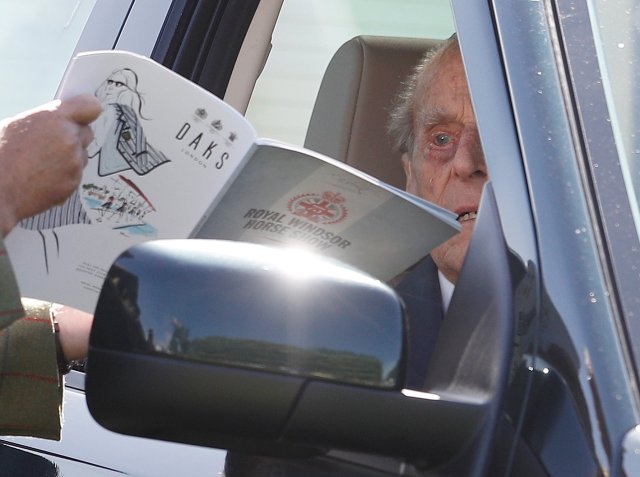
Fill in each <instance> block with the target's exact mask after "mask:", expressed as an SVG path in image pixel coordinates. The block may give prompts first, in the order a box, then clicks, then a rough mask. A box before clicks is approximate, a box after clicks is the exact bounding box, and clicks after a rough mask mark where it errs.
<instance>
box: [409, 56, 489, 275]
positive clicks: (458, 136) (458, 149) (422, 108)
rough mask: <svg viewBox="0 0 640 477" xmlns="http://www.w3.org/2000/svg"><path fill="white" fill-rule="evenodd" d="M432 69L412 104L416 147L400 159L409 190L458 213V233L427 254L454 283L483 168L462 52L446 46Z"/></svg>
mask: <svg viewBox="0 0 640 477" xmlns="http://www.w3.org/2000/svg"><path fill="white" fill-rule="evenodd" d="M432 68H434V69H432V70H431V71H433V72H434V73H433V76H432V78H431V81H430V82H429V84H427V85H426V91H425V93H424V95H423V97H422V99H421V100H420V101H419V102H418V104H417V108H416V113H417V114H416V119H415V124H414V128H415V132H416V134H415V141H416V142H415V147H414V150H413V151H412V152H410V153H408V154H405V156H404V157H403V163H404V169H405V173H406V175H407V191H408V192H411V193H412V194H415V195H418V196H420V197H423V198H425V199H427V200H429V201H431V202H433V203H435V204H438V205H440V206H441V207H444V208H445V209H448V210H450V211H452V212H454V213H455V214H456V215H458V222H460V224H461V225H462V231H461V233H459V234H457V235H456V236H455V237H453V238H451V239H449V240H448V241H446V242H445V243H443V244H442V245H440V246H439V247H437V248H436V249H434V250H433V251H432V253H431V256H432V257H433V259H434V261H435V262H436V265H437V266H438V269H439V270H440V271H441V272H442V273H444V275H445V276H446V277H447V278H448V279H449V280H450V281H452V282H454V283H455V282H456V280H457V279H458V273H459V271H460V268H461V266H462V262H463V260H464V257H465V254H466V253H467V247H468V245H469V239H470V238H471V232H472V231H473V225H474V224H475V218H476V213H477V211H478V204H479V202H480V195H481V193H482V187H483V185H484V183H485V182H486V181H487V168H486V164H485V162H484V155H483V153H482V148H481V146H480V139H479V136H478V130H477V127H476V120H475V116H474V114H473V109H472V107H471V98H470V96H469V90H468V88H467V80H466V77H465V73H464V68H463V66H462V59H461V57H460V53H459V52H458V51H457V50H456V49H453V50H451V49H450V50H449V51H447V52H446V53H445V55H444V56H443V57H442V58H441V59H440V60H439V61H438V63H437V64H433V65H432Z"/></svg>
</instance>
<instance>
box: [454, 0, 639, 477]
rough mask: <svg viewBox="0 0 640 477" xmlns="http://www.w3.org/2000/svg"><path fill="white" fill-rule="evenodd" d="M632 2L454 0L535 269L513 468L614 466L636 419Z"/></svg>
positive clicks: (482, 121)
mask: <svg viewBox="0 0 640 477" xmlns="http://www.w3.org/2000/svg"><path fill="white" fill-rule="evenodd" d="M632 3H633V2H631V3H625V2H613V3H611V4H607V3H606V2H590V1H575V2H569V1H562V0H558V1H554V2H507V1H501V0H495V1H492V2H487V3H486V4H485V3H484V2H478V3H474V5H473V6H471V7H470V6H469V5H468V4H465V5H464V7H463V6H462V2H455V1H454V2H453V5H454V9H455V13H456V21H457V25H458V29H459V34H460V38H461V44H462V48H463V54H464V56H465V64H466V67H467V73H468V75H469V78H470V81H469V85H470V89H471V91H472V96H473V98H474V107H475V111H476V115H477V116H478V123H479V128H480V132H481V136H482V141H483V147H484V148H485V152H486V157H487V162H488V166H489V168H490V170H491V175H492V179H493V182H494V187H495V188H496V196H497V198H498V203H499V207H500V211H501V216H502V219H503V224H504V226H505V232H506V235H507V238H508V242H509V244H510V246H511V247H513V248H514V250H517V251H518V253H520V254H522V256H525V257H528V260H530V263H531V265H532V268H533V269H534V270H535V276H534V278H533V281H532V286H533V287H534V288H533V289H534V290H535V298H533V302H532V303H533V304H534V305H535V307H534V308H533V310H535V311H534V316H536V315H537V316H538V317H539V322H538V324H537V325H535V324H531V325H528V326H527V327H521V329H520V331H519V333H517V335H518V339H519V340H520V341H521V344H520V348H519V349H520V352H519V353H518V359H519V362H516V363H514V366H515V368H514V380H513V385H512V387H511V390H510V393H509V394H508V396H507V405H506V411H507V416H508V418H509V424H510V426H511V427H512V430H513V433H514V434H515V436H516V437H517V438H516V439H513V440H512V442H519V444H518V445H516V446H514V447H513V448H512V449H511V450H510V452H509V454H508V455H507V456H506V460H505V463H504V465H503V466H502V467H501V469H500V471H501V472H504V473H505V474H509V473H512V474H513V475H554V476H555V475H616V473H617V472H622V469H621V467H620V462H621V459H622V456H623V454H624V452H623V445H622V443H623V442H624V441H625V436H626V434H627V433H628V432H629V431H630V430H631V429H633V428H634V426H635V425H636V423H637V422H638V395H637V391H636V390H637V374H636V373H637V371H636V370H637V352H634V348H635V347H637V340H638V332H637V329H636V327H635V322H636V320H635V319H634V316H635V315H636V310H635V303H636V302H637V290H638V275H637V273H635V272H634V271H635V269H636V267H637V265H636V263H637V251H638V248H637V235H638V234H637V228H636V225H635V223H636V221H635V217H634V214H633V211H634V210H636V209H637V199H635V192H634V186H633V184H634V182H633V181H631V180H629V179H625V171H626V173H627V174H628V171H629V168H634V167H635V166H634V164H635V161H633V156H632V154H633V151H634V150H635V148H636V146H635V145H634V144H635V143H634V138H635V137H636V134H637V125H636V124H635V122H633V120H632V119H631V118H633V117H634V113H631V108H632V104H633V103H634V101H635V99H636V97H637V95H635V94H631V95H630V96H629V97H628V99H627V100H622V96H621V95H622V91H627V92H629V91H633V88H632V87H631V85H633V84H635V83H634V80H635V79H636V78H637V71H638V68H637V54H636V53H635V50H634V49H633V47H634V45H635V38H637V30H636V29H635V27H634V26H633V25H632V24H631V23H630V22H629V19H630V18H632V17H633V15H637V5H632ZM618 15H620V16H618ZM492 30H493V31H495V32H496V34H495V35H493V34H492ZM634 32H636V34H634ZM634 35H635V36H634ZM621 55H624V56H623V57H622V58H621ZM622 78H624V80H623V79H622ZM621 101H622V102H624V104H622V103H621ZM627 177H629V176H627ZM519 325H520V324H519ZM527 328H528V329H527ZM634 357H635V358H634ZM518 369H519V370H518ZM516 384H517V386H516ZM518 438H519V439H518ZM496 475H498V474H496Z"/></svg>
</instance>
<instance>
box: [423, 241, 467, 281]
mask: <svg viewBox="0 0 640 477" xmlns="http://www.w3.org/2000/svg"><path fill="white" fill-rule="evenodd" d="M470 236H471V230H468V231H467V230H464V229H463V230H462V232H461V233H459V234H458V235H456V236H454V237H452V238H450V239H449V240H447V241H446V242H444V243H443V244H442V245H439V246H438V247H436V248H434V249H433V250H432V251H431V258H433V261H434V262H435V263H436V266H437V267H438V270H440V271H441V272H442V273H443V274H444V275H445V276H446V277H447V279H449V280H450V281H451V282H453V283H455V282H456V280H457V279H458V274H459V273H460V269H461V268H462V263H463V262H464V257H465V256H466V254H467V248H469V238H470Z"/></svg>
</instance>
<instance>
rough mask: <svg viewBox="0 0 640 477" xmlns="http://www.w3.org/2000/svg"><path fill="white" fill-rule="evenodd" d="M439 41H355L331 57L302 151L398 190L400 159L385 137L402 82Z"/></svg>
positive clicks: (368, 38)
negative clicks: (318, 154) (343, 164)
mask: <svg viewBox="0 0 640 477" xmlns="http://www.w3.org/2000/svg"><path fill="white" fill-rule="evenodd" d="M439 42H440V40H428V39H421V38H400V37H384V36H357V37H355V38H352V39H351V40H349V41H347V42H346V43H344V44H343V45H342V46H341V47H340V48H339V49H338V50H337V51H336V53H335V54H334V55H333V58H332V59H331V61H330V63H329V65H328V66H327V69H326V71H325V74H324V77H323V78H322V83H321V84H320V89H319V91H318V96H317V98H316V102H315V105H314V108H313V112H312V114H311V119H310V121H309V127H308V129H307V135H306V138H305V142H304V146H305V147H307V148H309V149H313V150H315V151H318V152H321V153H322V154H325V155H327V156H329V157H332V158H334V159H337V160H339V161H342V162H345V163H347V164H349V165H350V166H353V167H355V168H356V169H359V170H361V171H363V172H366V173H367V174H370V175H372V176H374V177H376V178H378V179H380V180H382V181H384V182H386V183H388V184H391V185H393V186H396V187H398V188H404V185H405V177H404V171H403V169H402V163H401V161H400V154H399V153H398V152H396V151H394V150H393V149H392V148H391V145H390V143H389V140H388V136H387V133H386V129H385V127H386V124H387V118H388V115H389V109H390V107H391V105H392V104H393V101H394V98H395V96H396V95H397V94H398V91H399V89H400V86H401V83H402V81H404V79H405V78H406V77H407V75H409V74H410V73H411V71H412V69H413V68H414V67H415V65H416V64H417V63H418V61H419V60H420V58H421V57H422V56H423V55H424V54H425V53H426V52H427V51H428V50H430V49H432V48H434V47H436V46H437V45H438V43H439Z"/></svg>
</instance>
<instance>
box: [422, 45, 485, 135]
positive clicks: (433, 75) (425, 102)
mask: <svg viewBox="0 0 640 477" xmlns="http://www.w3.org/2000/svg"><path fill="white" fill-rule="evenodd" d="M421 83H422V84H421V91H422V96H421V97H420V98H419V100H418V104H417V105H416V106H417V107H416V120H418V121H419V122H420V123H422V124H425V123H435V122H437V121H438V120H439V118H444V119H449V120H458V121H462V122H467V121H474V117H473V109H472V107H471V97H470V96H469V88H468V86H467V79H466V76H465V71H464V66H463V64H462V58H461V56H460V52H459V50H458V49H457V48H452V49H450V50H449V51H446V52H444V54H443V55H442V56H440V57H438V58H437V59H435V60H434V62H433V63H431V64H430V65H429V67H428V69H426V70H425V73H424V78H423V81H422V82H421Z"/></svg>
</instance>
